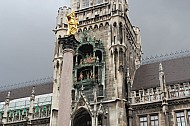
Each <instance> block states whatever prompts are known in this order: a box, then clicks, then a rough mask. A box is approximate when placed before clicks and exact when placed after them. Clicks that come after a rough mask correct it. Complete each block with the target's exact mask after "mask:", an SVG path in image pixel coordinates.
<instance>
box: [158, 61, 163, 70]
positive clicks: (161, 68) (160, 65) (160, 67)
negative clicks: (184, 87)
mask: <svg viewBox="0 0 190 126" xmlns="http://www.w3.org/2000/svg"><path fill="white" fill-rule="evenodd" d="M159 72H163V67H162V63H160V64H159Z"/></svg>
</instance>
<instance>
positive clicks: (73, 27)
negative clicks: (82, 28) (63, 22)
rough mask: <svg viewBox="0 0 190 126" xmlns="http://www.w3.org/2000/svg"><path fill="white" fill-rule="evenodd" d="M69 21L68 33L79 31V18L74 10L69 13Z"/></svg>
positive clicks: (72, 33)
mask: <svg viewBox="0 0 190 126" xmlns="http://www.w3.org/2000/svg"><path fill="white" fill-rule="evenodd" d="M67 22H68V31H67V35H74V34H75V33H76V32H77V27H78V24H79V23H78V18H77V17H76V15H75V12H74V11H72V12H71V13H70V14H68V15H67Z"/></svg>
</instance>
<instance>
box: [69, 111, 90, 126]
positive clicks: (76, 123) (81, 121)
mask: <svg viewBox="0 0 190 126" xmlns="http://www.w3.org/2000/svg"><path fill="white" fill-rule="evenodd" d="M72 123H73V125H72V126H92V119H91V116H90V114H89V112H88V111H87V110H86V109H85V108H80V109H79V110H78V111H77V112H76V114H75V116H74V118H73V121H72Z"/></svg>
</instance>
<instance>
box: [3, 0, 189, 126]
mask: <svg viewBox="0 0 190 126" xmlns="http://www.w3.org/2000/svg"><path fill="white" fill-rule="evenodd" d="M71 6H72V8H73V9H74V10H75V11H76V15H77V17H78V19H79V28H78V31H77V33H76V34H75V38H76V39H77V40H78V41H79V42H80V43H78V45H77V46H75V47H74V48H72V49H73V50H72V54H73V55H72V57H73V60H72V61H73V64H72V66H73V70H72V71H68V72H72V77H71V76H70V79H71V80H73V81H72V82H73V83H72V90H71V91H68V95H70V94H72V97H70V98H72V101H71V113H67V114H68V115H69V114H70V124H71V126H158V125H159V126H188V125H189V124H190V103H189V102H190V99H189V96H190V77H189V75H190V70H189V69H190V67H189V64H190V57H189V56H187V57H178V58H173V59H170V60H160V61H159V62H151V63H145V64H141V55H142V48H141V37H140V30H139V28H138V27H135V26H132V25H131V23H130V20H129V18H128V1H127V0H71ZM70 12H71V9H70V8H67V7H61V8H59V10H58V16H57V22H56V28H55V30H54V32H55V36H56V41H55V53H54V60H53V68H54V71H53V79H52V80H51V81H48V82H45V83H38V84H36V82H35V81H34V83H33V84H32V85H30V86H26V87H22V88H16V89H11V93H10V92H8V91H7V90H4V91H1V90H0V125H5V126H16V125H19V126H20V125H21V126H22V125H23V126H24V125H33V126H37V125H38V126H49V125H50V126H58V118H59V119H60V118H61V117H60V116H59V117H58V115H62V114H64V113H61V114H60V113H59V112H60V111H59V110H60V107H62V106H63V107H64V102H63V101H62V102H60V99H61V98H62V97H61V96H60V90H61V89H62V93H65V92H66V91H65V92H64V89H63V87H62V88H61V84H62V83H61V81H64V80H63V76H62V75H63V74H62V73H63V72H64V69H62V66H63V61H65V62H67V61H68V59H67V58H66V57H64V55H63V49H65V48H66V45H61V44H63V43H62V42H60V41H61V40H63V38H64V37H65V35H66V34H67V28H68V25H67V21H66V15H67V14H68V13H70ZM71 46H73V45H69V47H71ZM70 65H71V64H70ZM65 68H66V67H65ZM65 72H67V71H65ZM65 76H66V75H65ZM34 85H35V88H32V87H33V86H34ZM70 86H71V85H70ZM69 89H70V88H69ZM66 93H67V92H66ZM68 102H70V101H68ZM67 107H68V108H69V106H67ZM62 111H64V109H62ZM58 113H59V114H58Z"/></svg>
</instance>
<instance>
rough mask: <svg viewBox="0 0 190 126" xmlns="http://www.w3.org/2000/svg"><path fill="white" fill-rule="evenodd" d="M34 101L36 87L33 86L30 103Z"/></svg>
mask: <svg viewBox="0 0 190 126" xmlns="http://www.w3.org/2000/svg"><path fill="white" fill-rule="evenodd" d="M32 100H35V86H33V88H32V94H31V97H30V101H32Z"/></svg>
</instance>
